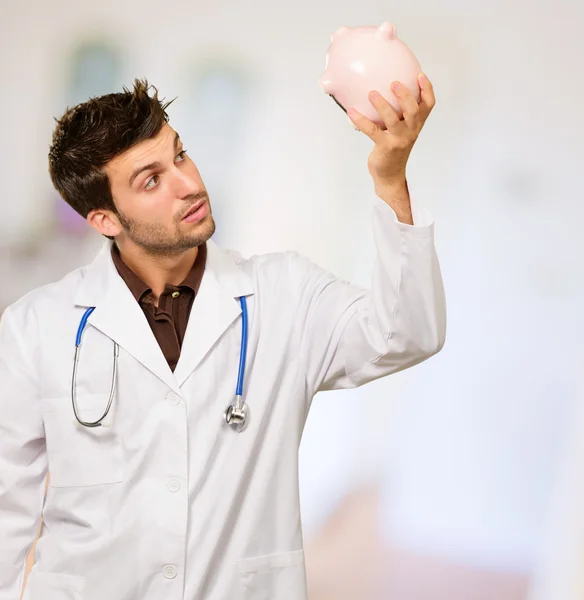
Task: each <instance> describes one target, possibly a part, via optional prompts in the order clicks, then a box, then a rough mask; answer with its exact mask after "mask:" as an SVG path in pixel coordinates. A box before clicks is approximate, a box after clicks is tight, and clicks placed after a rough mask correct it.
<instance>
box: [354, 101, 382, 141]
mask: <svg viewBox="0 0 584 600" xmlns="http://www.w3.org/2000/svg"><path fill="white" fill-rule="evenodd" d="M347 115H348V117H349V119H350V120H351V122H352V123H353V125H355V127H356V128H357V129H358V130H359V131H360V132H361V133H364V134H365V135H366V136H367V137H368V138H370V139H371V140H372V141H374V142H375V143H377V142H378V141H379V140H380V139H381V137H382V136H383V131H382V130H381V129H380V128H379V127H378V125H377V124H376V123H374V122H373V121H371V120H370V119H368V118H367V117H365V116H364V115H362V114H361V113H360V112H359V111H357V110H355V109H354V108H349V109H348V110H347Z"/></svg>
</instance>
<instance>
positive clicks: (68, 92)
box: [0, 0, 584, 600]
mask: <svg viewBox="0 0 584 600" xmlns="http://www.w3.org/2000/svg"><path fill="white" fill-rule="evenodd" d="M582 17H583V9H582V7H581V5H580V4H577V3H576V2H575V0H559V1H556V2H553V3H552V2H551V0H541V1H540V2H531V3H528V2H526V1H520V2H514V3H513V4H507V3H504V2H502V1H501V0H499V1H498V2H497V1H495V2H490V3H479V2H462V1H461V0H444V1H442V2H433V1H431V0H415V1H413V2H409V3H397V2H394V3H391V2H390V3H387V2H383V3H381V2H377V1H376V0H364V1H362V2H359V3H349V2H338V1H333V0H320V2H318V3H314V2H308V1H306V0H299V1H298V2H296V3H282V2H268V1H266V0H258V1H256V2H254V3H253V6H252V5H250V4H249V3H236V2H227V1H224V0H218V1H216V2H214V3H212V5H209V4H201V3H196V2H192V3H172V2H170V3H165V4H164V5H161V4H160V3H156V2H152V1H151V0H142V1H140V2H138V1H137V0H125V1H124V2H113V1H111V0H103V1H102V2H100V3H91V4H79V3H72V2H64V1H63V0H54V1H53V2H51V3H43V2H41V1H40V0H32V3H31V2H29V3H26V4H17V3H11V4H9V5H8V4H7V5H3V7H2V19H1V21H0V50H1V52H2V61H1V62H0V81H2V88H3V93H2V94H1V95H0V109H1V111H2V114H3V115H5V118H4V120H3V133H4V135H3V136H2V137H1V138H0V158H1V161H0V164H1V165H2V167H1V169H2V175H3V177H2V181H3V184H4V185H3V194H2V197H1V198H2V199H0V202H1V204H0V207H1V211H2V217H3V218H2V219H0V277H2V280H3V282H4V285H3V286H2V287H1V289H0V304H1V305H2V306H6V305H7V304H8V303H10V302H12V301H13V300H14V299H16V298H17V297H19V296H20V295H21V294H23V293H25V292H26V291H27V290H28V289H31V288H32V287H36V286H37V285H41V284H43V283H45V282H48V281H51V280H54V279H56V278H58V277H60V276H61V275H62V274H64V273H65V272H67V271H68V270H70V269H72V268H74V267H76V266H78V265H79V264H82V263H84V262H87V261H88V260H90V258H91V257H92V256H93V253H94V252H95V251H96V249H97V248H98V247H99V245H100V244H101V240H100V239H99V238H98V237H97V236H95V235H92V234H91V232H89V231H88V230H87V229H86V228H84V227H79V223H78V222H76V221H75V219H74V218H73V217H72V216H71V215H68V214H67V213H64V212H63V210H64V209H63V207H62V206H61V204H59V199H58V198H56V197H55V193H54V192H53V191H52V188H51V185H50V181H49V178H48V174H47V167H46V153H47V148H48V144H49V141H50V135H51V131H52V128H53V126H54V121H53V118H54V117H57V116H59V115H60V114H61V113H62V112H63V110H64V108H65V105H66V104H68V103H72V102H76V101H78V100H79V99H82V98H77V97H76V96H79V94H82V93H83V91H84V90H89V89H91V87H92V86H94V87H95V89H96V92H95V93H102V92H105V91H113V90H112V89H109V88H108V89H107V90H99V89H98V88H99V85H100V82H101V83H102V84H103V85H104V86H106V87H107V86H108V85H111V86H114V87H115V89H119V88H120V87H121V85H126V86H130V85H131V83H132V80H133V78H134V77H141V76H147V77H148V78H149V80H150V81H151V83H153V84H154V85H156V86H157V87H158V88H159V90H160V93H161V95H162V96H163V97H166V98H167V99H170V98H173V97H175V96H177V97H178V98H177V100H176V101H175V102H174V103H173V104H172V105H171V107H170V109H169V112H170V115H171V124H172V125H173V126H174V127H175V128H176V129H177V130H178V131H179V132H181V136H182V137H183V139H184V141H185V146H186V148H187V149H188V150H189V152H190V153H191V155H192V156H193V157H194V159H195V161H196V162H198V163H199V166H201V170H202V174H203V177H204V178H206V179H207V177H206V173H207V174H208V176H209V179H208V181H207V182H208V187H209V190H210V193H211V198H212V200H213V201H214V207H215V208H214V210H215V214H216V216H217V220H218V232H217V240H218V241H219V243H221V244H223V245H225V246H230V247H235V248H238V249H239V250H241V251H242V252H243V253H244V254H252V253H256V252H264V251H271V250H279V249H289V248H294V249H297V250H299V251H301V252H303V253H305V254H308V255H309V256H310V257H311V258H313V259H314V260H315V261H316V262H318V263H320V264H321V265H322V266H324V267H327V268H330V269H332V270H333V271H335V272H336V273H337V274H338V275H340V276H342V277H347V278H350V279H352V280H353V281H355V282H356V283H360V284H367V283H368V281H369V272H370V265H371V260H372V256H373V245H372V239H371V234H370V210H369V209H370V207H371V205H372V203H373V202H374V201H376V200H375V198H374V195H373V190H372V186H371V182H370V179H369V175H368V173H367V168H366V160H367V154H368V152H369V150H370V148H371V144H370V143H369V141H368V140H367V139H365V138H364V136H362V135H360V134H358V133H357V132H355V131H354V130H353V129H352V127H351V126H350V125H349V124H348V122H347V119H346V117H345V115H344V114H343V113H342V112H341V111H340V110H339V109H338V108H337V107H336V106H335V105H334V103H333V102H332V100H331V99H329V98H327V97H326V96H325V95H324V94H323V92H322V91H321V90H320V88H319V87H318V85H317V79H318V76H319V75H320V73H321V72H322V70H323V69H324V55H325V52H326V49H327V46H328V42H329V35H330V33H331V32H332V31H334V30H335V29H336V28H338V27H339V26H341V25H351V26H354V25H362V24H377V23H381V22H382V21H383V20H386V19H389V20H391V21H393V22H395V23H396V24H397V26H398V33H399V35H400V37H402V39H404V41H406V43H408V45H410V46H411V48H412V49H413V50H414V51H415V53H416V54H417V56H418V58H419V59H420V61H421V63H422V65H423V68H424V70H425V71H426V72H427V73H428V74H429V76H430V78H431V79H432V81H433V82H434V85H435V88H436V93H437V97H438V104H437V106H436V109H435V111H434V113H433V115H432V118H431V120H430V121H429V122H428V124H427V127H426V128H425V130H424V132H423V134H422V136H421V138H420V140H419V142H418V145H417V147H416V149H415V151H414V154H413V156H412V158H411V163H410V165H411V166H410V171H409V178H410V182H411V187H412V192H413V194H414V196H415V200H416V201H418V202H421V203H423V204H425V205H426V206H428V207H429V208H430V210H431V211H432V212H433V214H434V215H435V216H436V218H437V244H438V248H439V252H440V257H441V261H442V267H443V273H444V278H445V284H446V288H447V298H448V305H449V333H448V340H447V345H446V347H445V349H444V350H443V352H442V353H441V354H440V355H438V356H437V357H435V358H434V359H432V360H431V361H429V362H428V363H426V364H423V365H421V366H419V367H417V368H416V369H413V370H411V371H409V372H406V373H402V374H399V375H396V376H394V377H392V378H390V379H387V380H385V381H380V382H376V383H374V384H371V385H369V386H367V387H366V388H363V389H360V390H353V391H350V392H342V393H335V394H325V395H322V396H320V397H318V398H317V399H316V401H315V403H314V405H313V410H312V413H311V416H310V419H309V422H308V424H307V428H306V434H305V438H304V441H303V446H302V449H301V458H302V463H301V465H302V471H301V480H302V503H303V511H304V521H305V531H306V536H307V538H308V539H312V538H313V537H314V536H316V535H317V534H318V532H319V531H320V530H321V528H322V527H323V525H324V524H325V523H326V521H327V519H328V518H329V517H330V515H331V514H332V513H333V512H334V511H335V510H336V509H337V508H338V507H339V506H340V505H341V501H342V499H343V498H345V497H346V496H347V494H349V493H350V492H351V491H352V490H354V489H357V488H359V487H362V486H367V485H369V484H371V483H374V484H375V485H378V486H380V487H381V489H382V500H381V504H380V507H381V508H380V511H381V513H380V521H379V531H380V532H381V533H382V534H383V536H384V539H385V540H386V541H387V544H388V545H392V546H395V547H398V548H403V549H404V550H408V551H417V552H427V553H430V554H433V555H436V556H440V557H442V558H445V559H449V560H453V561H456V562H458V563H460V564H468V565H475V566H479V567H485V568H486V567H489V568H496V569H500V570H502V571H515V572H522V573H523V572H525V573H531V572H533V570H534V569H537V568H538V565H539V560H540V558H539V556H540V551H541V547H542V543H543V539H544V535H543V531H544V524H545V523H546V522H547V521H548V520H549V518H550V498H551V495H550V489H551V487H552V485H553V483H554V481H555V479H556V477H557V473H558V470H559V467H560V463H561V460H562V458H561V457H562V454H561V450H562V440H563V437H564V434H565V432H566V427H567V425H568V423H569V422H570V420H571V419H572V418H573V415H574V414H575V410H576V406H577V401H578V398H577V393H578V389H579V388H578V380H579V375H580V373H581V372H582V367H581V362H578V361H581V357H582V355H581V354H580V355H578V351H579V350H580V349H581V339H582V333H583V331H582V329H583V323H582V318H581V315H580V313H581V310H580V304H581V299H582V292H583V289H584V285H583V284H584V282H583V277H582V272H583V269H582V268H581V265H580V262H581V257H582V256H583V252H582V250H583V249H584V248H583V241H582V236H581V234H580V231H579V229H580V222H581V220H582V217H583V213H584V208H583V206H582V203H581V201H580V200H581V198H582V190H583V186H582V169H581V166H580V164H581V161H582V151H581V149H580V139H579V137H580V136H579V134H581V132H582V131H583V128H582V126H583V124H584V123H583V118H582V110H581V103H582V97H583V94H582V91H583V85H582V81H581V79H580V75H579V73H580V70H581V64H580V62H581V57H582V56H583V55H584V42H583V41H582V37H581V35H580V33H581V27H582ZM88 43H90V44H93V46H95V47H98V48H101V49H102V53H101V54H100V53H99V52H97V54H96V55H95V56H94V55H92V54H91V52H90V53H89V55H88V58H87V62H85V63H82V65H81V67H79V65H78V66H77V71H76V70H75V69H76V67H75V64H77V63H75V60H77V58H78V57H79V53H80V52H83V48H84V47H85V46H86V45H87V44H88ZM104 48H105V49H106V50H103V49H104ZM76 57H77V58H76ZM92 61H96V62H92ZM108 61H110V62H108ZM104 65H105V66H104ZM107 65H110V66H109V67H108V66H107ZM112 65H113V66H112ZM92 69H93V71H92ZM87 73H94V74H95V76H94V77H87ZM84 74H85V79H84ZM59 206H60V207H61V208H58V207H59ZM550 600H551V599H550ZM553 600H557V599H553Z"/></svg>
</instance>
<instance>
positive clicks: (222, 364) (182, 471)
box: [0, 201, 446, 600]
mask: <svg viewBox="0 0 584 600" xmlns="http://www.w3.org/2000/svg"><path fill="white" fill-rule="evenodd" d="M374 234H375V239H376V247H377V251H378V256H377V261H376V264H375V267H374V273H373V283H372V289H371V290H370V291H367V290H362V289H360V288H358V287H356V286H353V285H350V284H348V283H346V282H344V281H342V280H339V279H337V278H335V277H334V276H333V275H331V274H329V273H327V272H325V271H324V270H322V269H321V268H319V267H317V266H315V265H314V264H312V263H311V262H310V261H308V260H306V259H305V258H302V257H301V256H299V255H297V254H296V253H279V254H270V255H264V256H255V257H252V258H250V259H243V258H242V257H241V256H240V255H238V254H237V253H234V252H229V251H225V250H221V249H220V248H219V247H217V246H216V244H214V243H213V242H209V247H208V261H207V268H206V271H205V274H204V277H203V280H202V283H201V287H200V290H199V292H198V295H197V297H196V299H195V302H194V304H193V308H192V313H191V316H190V319H189V323H188V328H187V332H186V336H185V339H184V344H183V348H182V353H181V357H180V360H179V362H178V365H177V367H176V370H175V372H174V373H173V372H172V371H171V370H170V368H169V367H168V364H167V363H166V361H165V359H164V356H163V354H162V352H161V350H160V348H159V347H158V345H157V342H156V340H155V338H154V336H153V334H152V332H151V330H150V328H149V326H148V323H147V321H146V319H145V317H144V314H143V312H142V310H141V309H140V307H139V306H138V304H137V302H136V301H135V299H134V298H133V296H132V294H131V293H130V291H129V289H128V288H127V286H126V285H125V283H124V282H123V280H122V279H121V278H120V277H119V275H118V274H117V271H116V269H115V267H114V265H113V263H112V260H111V256H110V242H107V243H106V244H105V247H104V249H103V251H102V252H101V253H100V254H99V255H98V257H97V258H96V260H95V261H94V262H93V263H92V264H91V265H89V266H87V267H84V268H81V269H78V270H76V271H74V272H72V273H70V274H68V275H67V276H65V277H64V278H63V279H62V280H61V281H59V282H57V283H54V284H51V285H48V286H45V287H43V288H40V289H37V290H35V291H33V292H31V293H29V294H28V295H26V296H25V297H24V298H22V299H20V300H19V301H18V302H16V303H15V304H13V305H12V306H10V307H9V308H8V309H7V310H6V311H5V313H4V314H3V316H2V320H1V329H0V415H1V418H0V540H1V543H0V600H16V599H17V598H18V596H19V590H20V588H21V584H22V575H23V570H24V565H25V557H26V554H27V550H28V549H29V547H30V545H31V543H32V541H33V539H34V536H35V532H36V528H37V526H38V523H39V519H40V517H41V512H42V516H43V517H44V526H43V529H42V533H41V536H40V539H39V541H38V546H37V551H36V564H35V566H34V568H33V570H32V572H31V575H30V578H29V581H28V585H27V587H26V593H25V599H26V600H104V599H106V598H107V600H162V599H164V600H264V599H269V600H305V598H306V578H305V570H304V553H303V540H302V530H301V520H300V508H299V490H298V449H299V444H300V440H301V435H302V430H303V426H304V423H305V419H306V417H307V413H308V410H309V408H310V404H311V401H312V398H313V396H314V394H315V393H316V392H317V391H320V390H333V389H341V388H351V387H355V386H360V385H362V384H365V383H367V382H369V381H372V380H374V379H377V378H379V377H382V376H384V375H388V374H390V373H395V372H397V371H399V370H402V369H405V368H408V367H411V366H413V365H415V364H417V363H420V362H421V361H423V360H425V359H427V358H428V357H430V356H432V355H433V354H435V353H436V352H438V351H439V349H440V348H441V347H442V345H443V343H444V337H445V321H446V318H445V301H444V293H443V286H442V280H441V275H440V269H439V266H438V261H437V257H436V253H435V248H434V239H433V223H431V222H428V223H421V224H419V225H417V226H414V227H411V226H407V225H403V224H401V223H398V222H397V221H396V220H395V214H394V212H393V211H392V210H391V209H390V208H389V207H388V206H387V205H386V204H384V203H383V202H381V201H378V202H377V204H376V207H375V215H374ZM242 295H243V296H246V297H247V302H248V310H249V348H248V355H247V369H246V379H245V388H244V389H245V396H246V398H247V401H248V403H249V407H250V416H249V424H248V427H247V429H246V430H245V431H244V432H243V433H239V434H238V433H236V432H234V431H233V430H231V429H229V428H228V427H227V426H225V425H224V423H223V421H222V418H223V412H224V410H225V408H226V407H227V406H228V404H230V403H231V402H232V400H233V397H234V388H235V384H236V379H237V370H238V363H239V352H240V339H241V338H240V336H241V309H240V304H239V302H238V297H239V296H242ZM90 306H95V307H97V308H96V310H95V312H94V313H93V314H92V315H91V317H90V318H89V321H88V326H87V328H86V330H85V334H84V337H83V347H82V352H81V359H80V366H79V371H78V375H77V402H78V405H79V410H80V416H81V417H82V418H85V420H94V419H97V418H99V416H100V415H101V414H102V412H103V410H104V407H105V405H106V403H107V399H108V394H109V388H110V381H111V376H112V360H113V342H112V340H115V341H117V342H118V344H119V346H120V354H119V370H118V386H117V390H116V391H117V396H116V400H115V401H114V404H113V407H112V411H111V413H110V416H108V418H107V424H108V425H109V427H106V428H97V429H87V428H84V427H82V426H80V425H78V424H77V423H76V421H75V419H74V415H73V412H72V407H71V393H70V385H71V369H72V365H73V354H74V341H75V336H76V332H77V327H78V325H79V321H80V319H81V316H82V315H83V313H84V311H85V310H86V308H87V307H90ZM47 470H48V471H49V472H50V487H49V489H48V492H47V495H46V499H45V501H44V505H43V491H44V480H45V475H46V473H47Z"/></svg>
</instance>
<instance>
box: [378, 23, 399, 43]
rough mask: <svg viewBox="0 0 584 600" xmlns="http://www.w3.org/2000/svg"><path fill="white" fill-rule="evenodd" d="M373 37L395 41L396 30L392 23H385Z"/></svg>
mask: <svg viewBox="0 0 584 600" xmlns="http://www.w3.org/2000/svg"><path fill="white" fill-rule="evenodd" d="M375 37H378V38H381V39H385V40H395V38H396V37H397V29H396V26H395V25H394V24H393V23H390V22H389V21H385V22H384V23H382V24H381V25H380V26H379V28H378V29H377V31H376V32H375Z"/></svg>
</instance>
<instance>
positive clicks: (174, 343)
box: [112, 244, 207, 371]
mask: <svg viewBox="0 0 584 600" xmlns="http://www.w3.org/2000/svg"><path fill="white" fill-rule="evenodd" d="M112 259H113V261H114V265H115V266H116V269H117V270H118V273H119V274H120V277H121V278H122V279H123V280H124V281H125V282H126V285H127V286H128V288H129V289H130V291H131V292H132V294H133V296H134V298H136V301H137V302H138V304H139V305H140V307H141V308H142V310H143V311H144V314H145V315H146V319H147V320H148V323H149V324H150V328H151V329H152V333H153V334H154V337H155V338H156V341H157V342H158V344H159V345H160V349H161V350H162V353H163V354H164V357H165V358H166V360H167V362H168V366H169V367H170V368H171V370H172V371H174V369H175V367H176V364H177V363H178V359H179V356H180V351H181V348H182V343H183V339H184V337H185V332H186V330H187V323H188V321H189V315H190V313H191V307H192V305H193V301H194V300H195V296H196V294H197V292H198V291H199V286H200V285H201V279H202V278H203V273H204V271H205V263H206V261H207V245H206V244H203V245H202V246H199V252H198V253H197V258H196V259H195V262H194V263H193V266H192V268H191V270H190V272H189V274H188V275H187V276H186V278H185V280H184V281H183V282H182V283H181V284H180V285H177V286H175V285H170V284H169V283H167V284H166V287H165V288H164V292H163V293H162V295H161V296H160V298H159V300H158V306H156V305H155V304H154V298H153V296H152V290H151V289H150V288H149V287H148V286H147V285H146V284H145V283H144V282H143V281H142V280H141V279H140V278H139V277H138V275H136V273H134V271H132V270H131V269H130V268H129V267H128V266H127V265H126V263H124V261H123V260H122V257H121V256H120V251H119V250H118V247H117V246H116V244H113V245H112Z"/></svg>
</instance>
